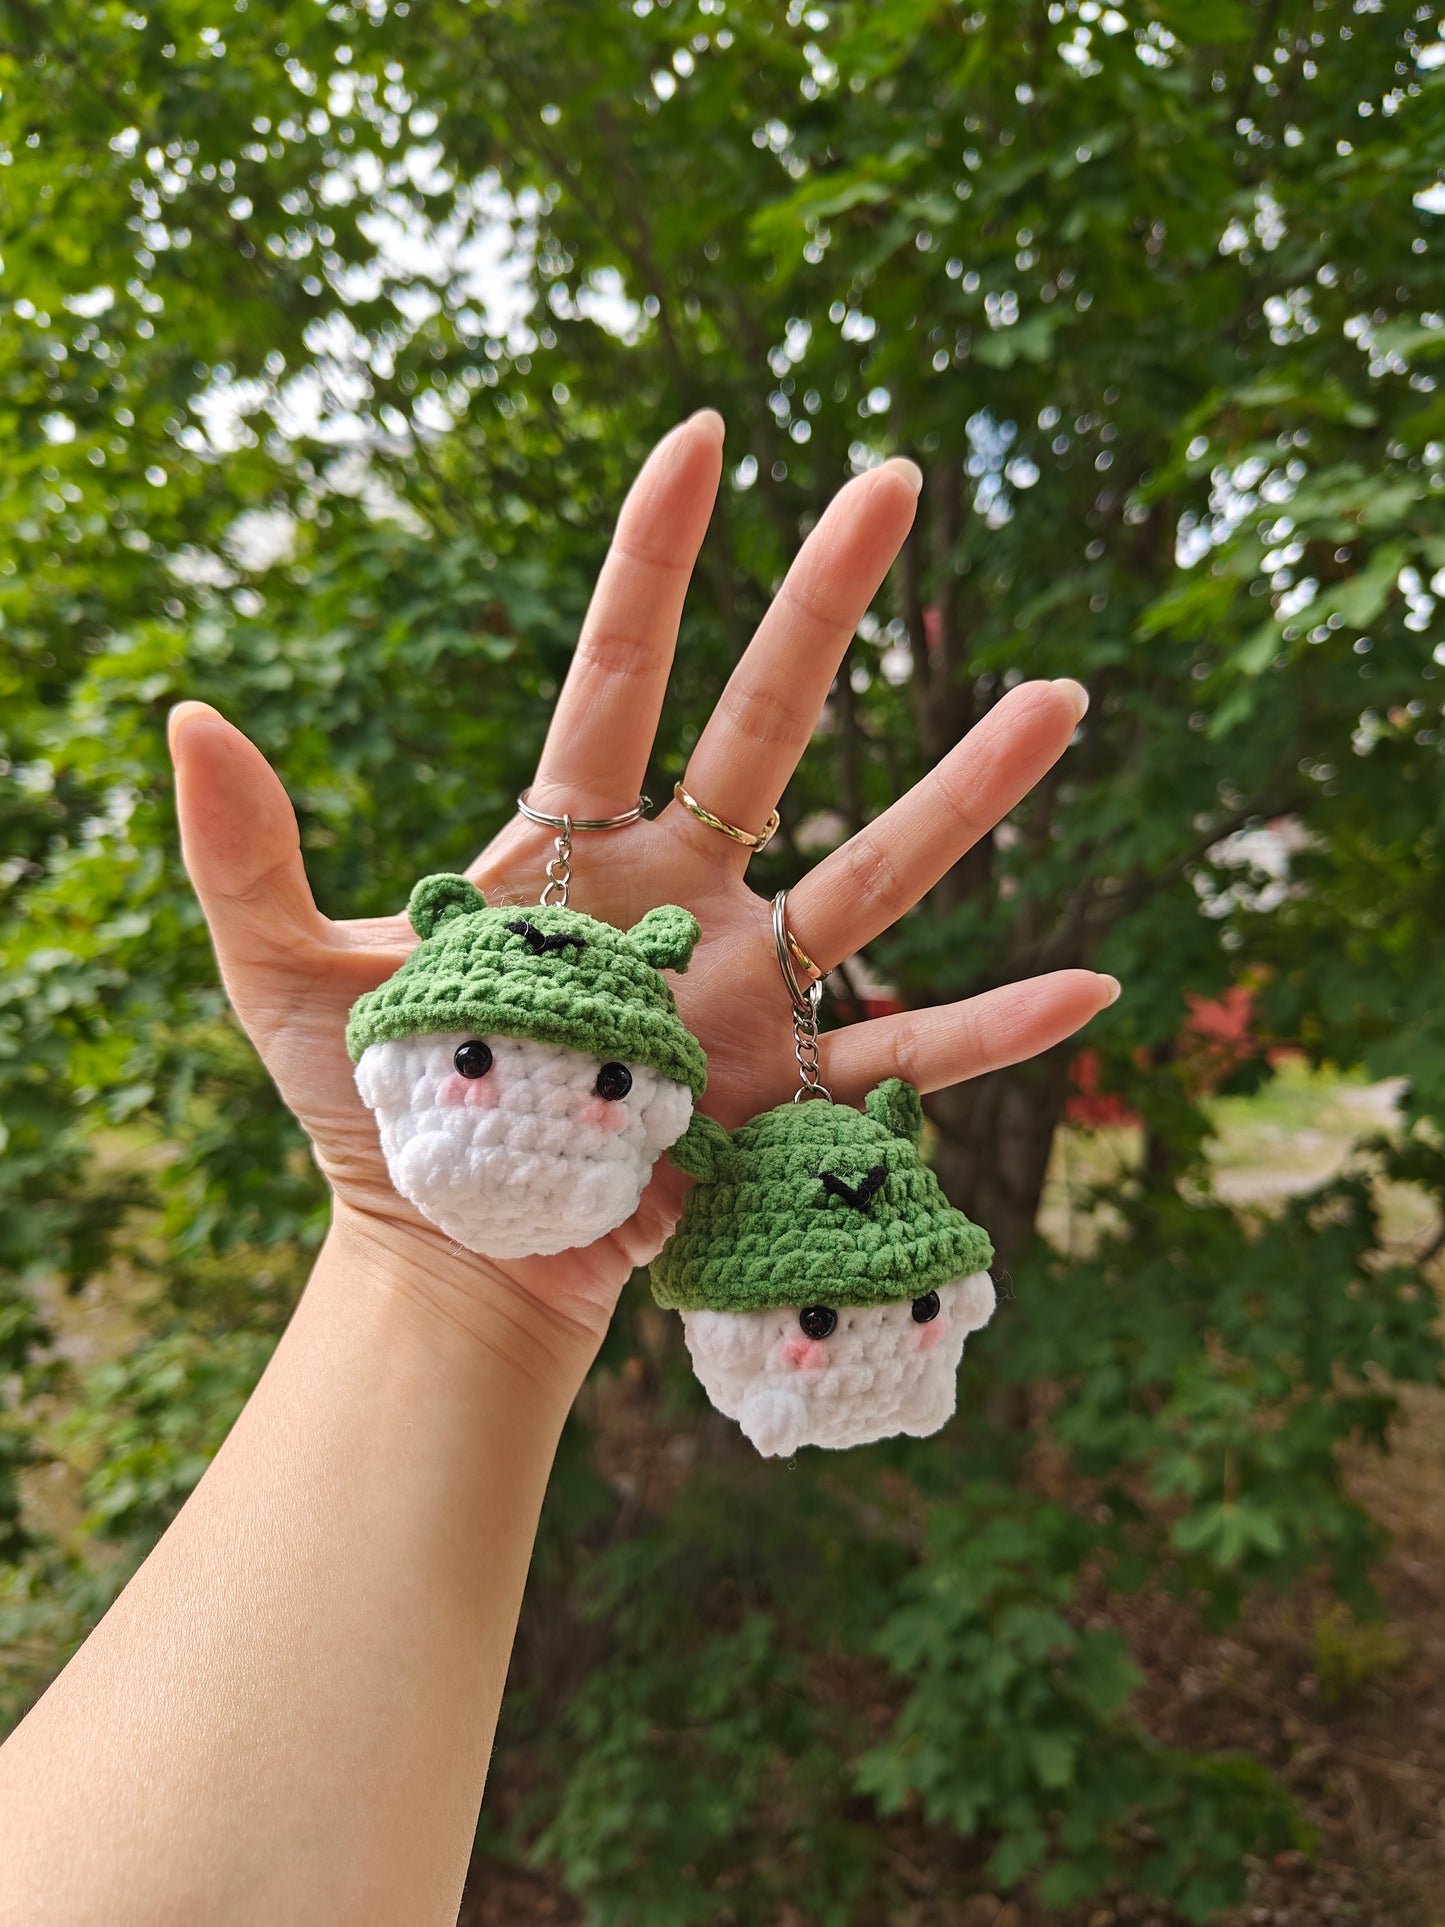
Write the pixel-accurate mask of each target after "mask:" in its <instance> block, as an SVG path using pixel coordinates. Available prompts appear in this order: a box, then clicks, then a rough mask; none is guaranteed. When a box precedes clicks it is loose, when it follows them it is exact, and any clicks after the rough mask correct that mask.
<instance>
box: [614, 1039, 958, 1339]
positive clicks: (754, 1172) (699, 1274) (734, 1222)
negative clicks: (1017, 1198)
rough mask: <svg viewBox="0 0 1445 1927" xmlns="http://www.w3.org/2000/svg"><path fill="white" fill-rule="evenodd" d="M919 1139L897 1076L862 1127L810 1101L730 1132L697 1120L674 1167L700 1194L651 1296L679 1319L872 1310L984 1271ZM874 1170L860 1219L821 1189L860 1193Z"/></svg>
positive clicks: (690, 1200)
mask: <svg viewBox="0 0 1445 1927" xmlns="http://www.w3.org/2000/svg"><path fill="white" fill-rule="evenodd" d="M922 1128H923V1107H922V1105H921V1104H920V1102H919V1097H918V1093H917V1091H915V1090H914V1088H913V1086H912V1085H911V1084H905V1083H904V1082H903V1081H902V1079H900V1078H896V1077H895V1078H890V1079H889V1080H888V1081H887V1082H886V1083H884V1084H880V1085H878V1087H877V1088H876V1089H875V1090H873V1091H870V1092H869V1094H868V1097H867V1100H866V1111H865V1114H862V1115H860V1114H859V1112H857V1111H853V1110H849V1109H848V1108H847V1106H846V1105H842V1104H829V1103H825V1102H821V1101H817V1100H814V1101H812V1102H809V1103H804V1104H780V1105H779V1106H778V1107H777V1108H776V1109H775V1110H771V1111H765V1112H764V1113H763V1114H762V1116H761V1117H755V1118H753V1119H752V1120H751V1122H749V1123H747V1124H744V1125H742V1126H740V1128H739V1129H738V1130H736V1131H732V1132H727V1131H724V1130H723V1129H722V1127H721V1125H719V1124H716V1123H714V1122H713V1120H712V1119H711V1118H702V1117H694V1119H693V1121H692V1124H691V1125H690V1126H689V1128H688V1130H687V1133H686V1134H685V1136H684V1137H683V1138H681V1139H679V1141H678V1143H677V1144H675V1145H674V1146H673V1148H672V1153H671V1155H672V1158H673V1161H674V1163H676V1164H677V1165H678V1166H679V1168H680V1169H682V1170H684V1171H687V1172H689V1173H690V1174H691V1175H693V1176H694V1177H696V1178H698V1180H699V1182H698V1183H697V1184H696V1185H694V1187H693V1189H692V1190H691V1191H690V1192H689V1193H688V1197H687V1202H686V1203H685V1204H684V1206H683V1211H682V1218H681V1221H680V1222H679V1224H678V1227H677V1230H676V1231H675V1232H674V1233H673V1236H672V1238H671V1239H670V1240H669V1241H668V1243H667V1244H666V1245H665V1246H664V1247H663V1249H662V1251H661V1252H660V1253H659V1255H658V1256H657V1257H656V1258H655V1259H654V1260H653V1264H652V1295H653V1297H654V1298H656V1300H657V1302H658V1304H659V1305H663V1306H666V1307H667V1308H669V1309H670V1310H676V1311H700V1310H709V1311H770V1310H773V1309H776V1308H778V1307H780V1306H784V1305H789V1306H791V1305H832V1306H838V1305H882V1304H888V1303H891V1302H892V1301H894V1300H896V1299H900V1298H921V1297H922V1296H923V1295H924V1293H925V1292H929V1291H933V1290H935V1289H937V1287H939V1286H940V1285H946V1284H948V1283H950V1282H951V1280H953V1279H955V1278H967V1277H969V1276H971V1274H972V1273H974V1272H976V1271H986V1270H987V1269H988V1266H989V1264H990V1263H991V1261H992V1259H993V1246H992V1244H991V1243H990V1242H989V1238H988V1235H987V1233H986V1232H984V1231H981V1230H980V1229H979V1227H978V1226H977V1225H976V1224H973V1223H972V1222H971V1221H970V1220H969V1219H968V1218H966V1217H965V1216H964V1214H963V1213H962V1212H961V1211H959V1210H956V1209H955V1208H954V1206H953V1205H951V1204H950V1203H949V1202H948V1200H947V1198H945V1197H944V1195H943V1192H942V1190H941V1189H940V1187H939V1183H938V1180H937V1178H935V1177H934V1175H933V1173H932V1172H931V1171H930V1170H929V1168H928V1166H927V1165H926V1164H924V1163H923V1161H922V1159H921V1158H920V1157H919V1154H918V1139H919V1136H920V1135H921V1132H922ZM879 1165H882V1166H883V1167H884V1170H885V1173H886V1175H885V1177H884V1179H883V1182H882V1185H881V1187H880V1188H879V1189H878V1190H877V1191H876V1192H875V1193H874V1195H873V1197H872V1199H871V1201H870V1202H869V1205H868V1208H867V1209H866V1210H859V1209H856V1208H855V1207H854V1206H853V1205H851V1204H850V1203H849V1202H848V1201H847V1199H846V1198H844V1197H841V1196H837V1195H833V1194H831V1193H830V1192H829V1191H828V1190H827V1189H826V1188H825V1186H824V1185H823V1183H822V1180H821V1178H820V1177H819V1173H820V1172H822V1171H828V1172H831V1173H832V1174H833V1175H834V1177H835V1178H838V1179H840V1180H841V1181H842V1182H843V1183H845V1184H847V1185H849V1186H851V1187H853V1188H854V1189H855V1190H857V1189H858V1188H859V1187H860V1186H861V1185H862V1183H863V1180H864V1179H865V1178H866V1177H867V1175H868V1173H869V1172H870V1171H872V1170H874V1169H875V1168H876V1167H877V1166H879Z"/></svg>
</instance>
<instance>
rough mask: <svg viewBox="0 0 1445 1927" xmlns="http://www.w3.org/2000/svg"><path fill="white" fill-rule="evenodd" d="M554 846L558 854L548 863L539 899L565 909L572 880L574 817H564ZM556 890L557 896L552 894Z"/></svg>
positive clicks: (540, 901)
mask: <svg viewBox="0 0 1445 1927" xmlns="http://www.w3.org/2000/svg"><path fill="white" fill-rule="evenodd" d="M552 847H553V850H554V851H555V852H556V854H555V855H554V856H553V857H552V858H551V860H550V861H549V863H548V865H547V882H546V885H545V887H544V888H543V891H542V894H541V896H540V897H539V898H538V899H537V901H538V902H539V903H543V904H555V905H556V906H557V907H558V908H560V909H563V910H565V909H566V907H567V886H568V884H569V883H570V882H571V881H572V819H571V817H570V816H564V817H563V818H562V828H561V831H560V832H559V834H558V837H557V841H556V842H555V843H554V844H553V846H552ZM554 890H555V891H556V892H557V894H556V896H555V897H554V896H553V894H552V892H553V891H554Z"/></svg>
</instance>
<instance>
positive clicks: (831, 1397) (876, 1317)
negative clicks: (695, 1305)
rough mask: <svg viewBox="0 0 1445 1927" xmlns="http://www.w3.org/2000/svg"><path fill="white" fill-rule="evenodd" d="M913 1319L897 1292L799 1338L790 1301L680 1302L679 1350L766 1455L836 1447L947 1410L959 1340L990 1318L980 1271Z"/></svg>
mask: <svg viewBox="0 0 1445 1927" xmlns="http://www.w3.org/2000/svg"><path fill="white" fill-rule="evenodd" d="M938 1301H939V1309H938V1316H937V1317H936V1318H932V1319H930V1320H929V1321H928V1322H927V1323H926V1324H919V1323H918V1322H916V1320H915V1319H914V1316H913V1308H912V1305H911V1304H910V1302H909V1301H908V1300H907V1299H904V1300H903V1301H902V1302H901V1303H898V1304H891V1305H867V1306H847V1305H840V1306H839V1307H838V1314H837V1315H838V1324H837V1328H836V1329H835V1330H834V1331H833V1332H832V1333H831V1334H830V1335H829V1336H828V1337H827V1338H809V1337H808V1336H807V1335H806V1334H805V1333H804V1331H803V1329H802V1327H801V1326H800V1325H799V1323H798V1310H797V1309H794V1310H784V1311H685V1312H684V1313H683V1314H682V1324H683V1331H684V1333H685V1335H686V1338H687V1349H688V1351H689V1352H690V1353H691V1354H692V1363H693V1370H694V1371H695V1372H696V1373H697V1376H698V1378H699V1379H700V1380H701V1382H702V1387H703V1390H704V1391H705V1392H706V1393H707V1395H708V1397H709V1398H710V1399H711V1400H712V1402H713V1404H714V1405H715V1406H716V1407H717V1409H718V1410H719V1411H720V1412H724V1413H726V1415H727V1416H728V1417H729V1418H733V1419H736V1420H737V1421H738V1423H739V1425H741V1427H742V1429H743V1431H744V1432H745V1433H746V1435H747V1436H748V1438H750V1439H751V1440H752V1442H753V1444H754V1445H755V1446H756V1447H757V1448H758V1450H759V1452H761V1453H762V1455H763V1457H764V1458H787V1457H788V1456H789V1455H790V1454H791V1453H793V1452H795V1451H796V1450H797V1449H798V1447H799V1446H800V1445H823V1446H830V1447H833V1448H835V1449H837V1448H840V1447H843V1446H849V1445H867V1444H868V1443H869V1442H870V1441H871V1440H873V1439H883V1438H891V1437H892V1436H893V1434H894V1433H896V1432H909V1433H912V1434H913V1435H914V1437H916V1438H926V1437H927V1436H928V1434H929V1433H930V1432H936V1431H938V1429H939V1427H940V1426H942V1425H946V1424H947V1423H948V1421H949V1419H950V1418H952V1416H953V1410H954V1405H955V1403H956V1402H957V1397H958V1383H957V1380H958V1366H959V1361H960V1359H961V1358H962V1357H963V1341H964V1339H965V1338H966V1337H967V1336H968V1334H969V1333H970V1332H971V1331H978V1330H979V1329H980V1327H981V1326H984V1325H986V1324H987V1323H988V1321H989V1319H990V1318H991V1317H992V1316H993V1308H994V1304H995V1302H996V1301H995V1295H994V1288H993V1280H992V1279H991V1278H990V1277H989V1275H988V1273H987V1272H986V1271H977V1272H975V1273H974V1274H973V1275H972V1277H969V1278H956V1279H955V1280H954V1281H953V1283H952V1284H949V1285H943V1286H941V1287H940V1288H939V1292H938Z"/></svg>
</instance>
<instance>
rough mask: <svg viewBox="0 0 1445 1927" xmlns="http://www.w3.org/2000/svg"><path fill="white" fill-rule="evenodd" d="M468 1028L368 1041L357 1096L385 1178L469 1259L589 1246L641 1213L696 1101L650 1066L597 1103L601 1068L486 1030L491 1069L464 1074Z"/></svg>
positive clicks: (472, 1034)
mask: <svg viewBox="0 0 1445 1927" xmlns="http://www.w3.org/2000/svg"><path fill="white" fill-rule="evenodd" d="M478 1034H479V1033H478V1032H476V1031H465V1030H463V1031H445V1032H433V1033H430V1034H429V1035H427V1036H424V1037H402V1038H398V1039H396V1040H395V1041H393V1042H389V1043H384V1044H371V1045H368V1047H367V1048H366V1050H364V1051H363V1052H362V1054H361V1059H360V1062H359V1063H358V1064H357V1066H356V1088H357V1089H358V1090H359V1091H360V1093H361V1097H362V1101H363V1103H365V1104H366V1105H367V1107H368V1108H369V1109H370V1110H372V1111H374V1112H375V1113H376V1121H377V1124H378V1126H379V1127H380V1131H381V1148H382V1151H383V1152H384V1153H385V1156H386V1164H387V1169H388V1170H389V1171H390V1172H391V1180H392V1183H393V1184H394V1185H395V1186H396V1188H397V1190H398V1191H399V1192H400V1193H401V1194H402V1196H403V1197H404V1198H409V1199H410V1200H411V1202H412V1203H413V1204H414V1205H415V1206H416V1208H417V1209H418V1211H420V1212H421V1213H422V1215H423V1216H424V1217H427V1218H430V1219H431V1221H432V1223H433V1224H435V1225H437V1226H439V1227H440V1228H441V1230H443V1231H445V1232H446V1234H447V1236H448V1237H450V1238H455V1239H456V1241H457V1243H458V1244H459V1245H465V1246H466V1248H467V1250H468V1251H476V1252H479V1253H481V1254H482V1255H483V1256H484V1257H488V1258H523V1257H529V1256H535V1255H541V1254H544V1253H552V1252H557V1251H569V1250H571V1249H572V1247H573V1246H575V1245H587V1244H591V1243H592V1241H593V1240H594V1239H595V1238H601V1237H603V1236H605V1235H606V1233H607V1232H609V1231H614V1230H616V1228H617V1226H618V1225H620V1224H623V1223H625V1222H626V1220H627V1219H628V1218H630V1217H631V1216H632V1214H633V1212H634V1211H635V1210H636V1209H637V1206H638V1202H639V1200H640V1199H641V1197H642V1193H643V1189H644V1187H645V1186H646V1184H647V1180H648V1178H649V1177H650V1176H651V1175H652V1167H653V1165H654V1164H655V1163H656V1162H657V1160H658V1158H659V1157H660V1156H661V1155H662V1153H663V1152H664V1151H665V1150H666V1149H667V1147H668V1146H669V1145H670V1144H674V1143H676V1141H677V1139H678V1138H680V1137H681V1136H682V1134H683V1132H684V1131H685V1130H686V1129H687V1123H688V1119H689V1118H690V1117H691V1116H692V1093H691V1091H690V1090H689V1089H688V1088H687V1086H686V1085H685V1084H679V1083H677V1082H676V1081H675V1080H674V1079H672V1078H670V1077H664V1076H663V1074H662V1073H661V1072H660V1071H655V1070H652V1069H651V1068H650V1067H649V1066H648V1065H646V1064H629V1065H628V1066H627V1068H628V1070H629V1071H631V1073H632V1088H631V1090H630V1091H629V1092H628V1093H627V1095H626V1096H625V1097H623V1098H620V1099H614V1100H609V1099H606V1098H603V1097H599V1096H598V1095H597V1091H596V1089H595V1086H596V1082H597V1073H598V1071H599V1070H600V1069H601V1067H602V1064H603V1062H604V1061H612V1060H604V1059H602V1058H600V1057H586V1056H584V1055H583V1054H582V1053H581V1052H580V1051H574V1050H568V1049H566V1048H565V1046H563V1045H561V1044H538V1043H533V1042H532V1041H531V1040H530V1039H528V1038H520V1037H498V1036H493V1035H490V1034H488V1035H485V1036H483V1037H482V1040H481V1041H482V1042H483V1043H485V1044H487V1045H488V1046H489V1048H490V1049H491V1052H492V1067H491V1069H490V1070H489V1071H488V1072H487V1073H486V1075H485V1076H483V1077H475V1078H465V1077H462V1076H461V1075H460V1074H459V1073H458V1072H457V1070H456V1069H455V1068H454V1065H453V1058H454V1056H455V1054H456V1051H457V1049H458V1047H459V1046H460V1045H462V1044H466V1043H469V1042H471V1041H472V1040H473V1039H474V1038H476V1037H477V1036H478Z"/></svg>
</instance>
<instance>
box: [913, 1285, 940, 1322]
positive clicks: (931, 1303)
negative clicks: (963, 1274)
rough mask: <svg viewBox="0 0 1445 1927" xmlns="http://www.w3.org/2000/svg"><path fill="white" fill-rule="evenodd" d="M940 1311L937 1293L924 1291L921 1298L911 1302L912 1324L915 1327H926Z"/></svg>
mask: <svg viewBox="0 0 1445 1927" xmlns="http://www.w3.org/2000/svg"><path fill="white" fill-rule="evenodd" d="M942 1309H943V1307H942V1306H941V1305H940V1304H939V1302H938V1293H937V1292H936V1291H926V1292H924V1294H923V1296H922V1297H921V1298H915V1299H914V1301H913V1322H914V1324H915V1325H927V1324H929V1323H930V1322H931V1321H932V1320H933V1319H935V1318H937V1316H938V1314H939V1312H940V1311H941V1310H942Z"/></svg>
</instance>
